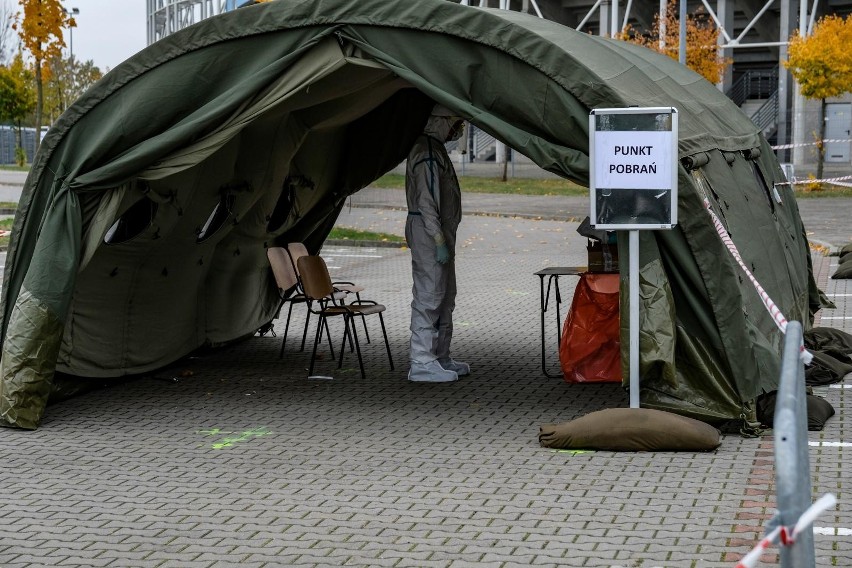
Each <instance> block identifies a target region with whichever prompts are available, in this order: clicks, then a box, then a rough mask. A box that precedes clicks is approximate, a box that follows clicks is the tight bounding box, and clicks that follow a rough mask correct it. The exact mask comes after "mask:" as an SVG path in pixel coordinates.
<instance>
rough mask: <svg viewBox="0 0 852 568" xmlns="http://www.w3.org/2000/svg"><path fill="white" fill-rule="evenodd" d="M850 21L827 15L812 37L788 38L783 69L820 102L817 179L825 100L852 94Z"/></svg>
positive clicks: (807, 95)
mask: <svg viewBox="0 0 852 568" xmlns="http://www.w3.org/2000/svg"><path fill="white" fill-rule="evenodd" d="M850 46H852V18H850V17H848V16H847V17H846V18H845V19H844V18H841V17H839V16H835V15H831V16H826V17H824V18H822V19H821V20H819V21H818V22H817V23H816V25H815V26H814V31H813V33H812V34H811V35H809V36H805V37H802V36H801V35H799V33H798V31H797V32H796V33H795V35H793V37H792V38H790V46H789V48H788V49H787V61H785V62H784V67H786V68H787V69H789V70H790V73H791V74H792V75H793V77H794V78H795V79H796V82H798V83H799V91H800V92H801V93H802V96H803V97H805V98H808V99H819V101H820V121H819V134H818V135H817V152H818V158H817V179H822V170H823V162H824V161H825V147H824V143H823V140H824V139H825V99H827V98H830V97H839V96H841V95H843V94H844V93H848V92H852V50H850Z"/></svg>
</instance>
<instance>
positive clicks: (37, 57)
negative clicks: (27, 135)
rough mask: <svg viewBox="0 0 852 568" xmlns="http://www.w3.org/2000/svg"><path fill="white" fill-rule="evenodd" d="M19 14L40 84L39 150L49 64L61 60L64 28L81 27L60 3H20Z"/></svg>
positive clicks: (46, 0)
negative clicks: (46, 65) (45, 83)
mask: <svg viewBox="0 0 852 568" xmlns="http://www.w3.org/2000/svg"><path fill="white" fill-rule="evenodd" d="M18 4H19V5H20V7H21V12H18V14H17V17H16V19H15V24H14V28H15V30H16V31H17V32H18V35H19V36H20V38H21V43H22V44H23V46H24V49H25V50H26V51H28V52H29V54H30V55H32V57H33V59H34V61H35V62H34V65H33V74H34V75H35V83H36V115H35V129H36V137H35V139H36V150H37V149H38V144H39V141H40V139H41V136H40V133H41V117H42V110H43V107H44V92H43V90H44V87H43V82H44V79H45V72H46V69H47V68H46V67H45V63H46V62H47V61H49V60H50V59H51V58H52V57H61V56H62V48H63V47H65V41H64V39H63V36H62V28H66V27H74V26H76V25H77V23H76V22H75V21H74V18H72V17H71V16H69V15H68V14H67V13H66V11H65V9H64V8H63V7H62V4H60V3H59V0H18Z"/></svg>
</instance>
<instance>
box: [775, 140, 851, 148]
mask: <svg viewBox="0 0 852 568" xmlns="http://www.w3.org/2000/svg"><path fill="white" fill-rule="evenodd" d="M835 142H840V143H843V142H852V140H842V139H837V138H831V139H828V140H823V141H822V143H823V144H829V143H835ZM816 145H817V142H800V143H798V144H781V145H779V146H772V149H773V150H789V149H790V148H802V147H804V146H816Z"/></svg>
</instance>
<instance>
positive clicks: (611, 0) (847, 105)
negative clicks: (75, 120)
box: [147, 0, 852, 181]
mask: <svg viewBox="0 0 852 568" xmlns="http://www.w3.org/2000/svg"><path fill="white" fill-rule="evenodd" d="M275 1H278V2H288V1H296V0H275ZM448 1H454V0H448ZM456 1H460V3H461V4H465V5H469V6H471V9H476V8H496V9H503V10H516V11H521V12H526V13H529V14H532V15H535V16H538V17H542V18H547V19H550V20H554V21H557V22H559V23H561V24H564V25H566V26H569V27H572V28H574V29H577V30H580V31H585V32H588V33H590V34H596V35H602V36H614V35H616V34H618V33H619V32H620V31H621V30H622V29H623V28H624V27H625V26H627V25H628V24H629V25H630V26H631V27H632V28H633V29H636V30H639V31H643V30H649V29H651V27H652V26H653V24H654V20H655V18H656V17H657V15H658V14H659V13H661V12H663V11H665V9H666V4H667V2H666V0H456ZM673 1H675V0H673ZM147 3H148V10H147V18H148V24H147V30H148V32H147V36H148V43H149V44H151V43H154V42H155V41H157V40H159V39H161V38H163V37H165V36H167V35H169V34H172V33H174V32H176V31H178V30H180V29H183V28H185V27H187V26H190V25H192V24H194V23H196V22H198V21H200V20H202V19H205V18H209V17H212V16H216V15H218V14H221V13H224V12H228V11H231V10H236V9H238V8H242V7H245V6H250V5H252V4H254V3H255V1H254V0H147ZM686 7H687V12H688V13H690V14H693V13H696V12H698V11H702V12H703V13H704V14H706V15H707V16H708V17H709V18H711V19H712V20H713V21H714V22H715V23H716V25H717V27H718V28H719V29H720V38H719V43H720V47H721V54H722V56H723V57H726V58H730V59H731V60H732V61H733V63H732V65H730V66H729V67H728V68H727V69H726V71H725V74H724V76H723V78H722V80H721V81H720V82H719V83H718V85H717V86H718V88H719V89H720V90H722V91H723V92H725V93H726V94H727V95H728V96H729V97H730V98H731V99H732V100H733V101H734V102H736V103H737V104H738V105H739V106H740V107H741V108H742V109H743V111H744V112H745V113H746V114H747V115H748V116H750V117H751V119H752V121H753V122H754V123H755V125H756V126H758V127H759V128H760V129H761V130H762V131H763V133H764V134H765V135H766V137H767V138H768V139H769V141H770V142H771V143H772V144H773V145H774V146H775V147H776V148H777V152H778V157H779V159H780V161H781V162H782V163H788V164H791V166H790V170H789V171H795V172H796V174H798V176H799V177H803V176H804V175H805V174H806V173H810V172H812V171H813V170H814V169H815V165H816V145H815V143H814V138H815V134H814V133H816V132H818V126H819V121H820V119H821V118H820V117H821V114H820V106H819V102H818V101H809V100H806V99H804V98H803V97H801V95H799V93H798V89H797V87H796V84H795V81H794V80H793V78H792V76H791V75H790V73H789V72H788V71H787V70H786V69H785V68H784V66H783V65H782V62H783V61H785V60H786V58H787V42H788V40H789V38H790V36H791V35H792V34H794V33H796V32H797V31H798V32H799V33H802V34H808V33H809V32H810V31H812V29H813V26H814V23H815V22H816V21H818V20H819V19H820V18H821V17H823V16H825V15H828V14H836V15H839V16H843V17H845V16H848V15H849V14H850V13H852V0H715V1H713V0H687V6H686ZM825 139H826V140H827V142H826V144H825V172H826V173H825V175H826V176H832V175H833V176H846V175H848V174H852V94H846V95H845V96H843V97H839V98H835V99H827V100H826V130H825ZM482 140H485V137H483V138H482ZM492 140H493V139H492ZM483 148H484V149H485V150H483V155H488V156H495V155H497V156H498V157H499V155H500V152H499V151H493V148H494V144H489V143H487V142H486V143H484V144H483ZM488 149H491V150H492V151H491V154H488ZM476 155H477V154H476V149H475V151H474V156H476ZM847 181H850V180H847Z"/></svg>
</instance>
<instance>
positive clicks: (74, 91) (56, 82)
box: [44, 57, 103, 122]
mask: <svg viewBox="0 0 852 568" xmlns="http://www.w3.org/2000/svg"><path fill="white" fill-rule="evenodd" d="M47 67H48V69H49V74H48V75H49V78H48V79H47V80H46V82H45V88H44V114H45V116H46V117H47V119H48V121H49V122H54V121H55V120H56V119H57V118H59V115H61V114H62V113H63V112H65V109H66V108H68V107H69V106H71V104H72V103H73V102H74V101H76V100H77V99H78V98H80V95H82V94H83V93H85V92H86V91H87V90H88V88H89V87H91V86H92V85H94V84H95V83H96V82H97V81H99V80H100V78H101V77H102V76H103V73H101V70H100V69H99V68H98V67H96V66H95V64H94V62H93V61H91V60H89V61H85V62H81V61H79V60H77V59H70V58H64V57H53V58H51V59H50V61H49V62H48V63H47Z"/></svg>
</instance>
